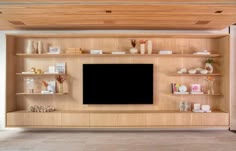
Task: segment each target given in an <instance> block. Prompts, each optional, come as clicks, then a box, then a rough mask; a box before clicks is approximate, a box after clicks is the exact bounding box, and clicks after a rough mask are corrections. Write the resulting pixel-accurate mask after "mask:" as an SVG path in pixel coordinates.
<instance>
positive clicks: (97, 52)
mask: <svg viewBox="0 0 236 151" xmlns="http://www.w3.org/2000/svg"><path fill="white" fill-rule="evenodd" d="M90 54H92V55H101V54H103V50H90Z"/></svg>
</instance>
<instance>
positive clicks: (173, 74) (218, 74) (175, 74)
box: [168, 73, 222, 76]
mask: <svg viewBox="0 0 236 151" xmlns="http://www.w3.org/2000/svg"><path fill="white" fill-rule="evenodd" d="M168 75H169V76H222V74H220V73H211V74H178V73H171V74H168Z"/></svg>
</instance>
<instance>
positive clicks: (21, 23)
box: [8, 20, 25, 25]
mask: <svg viewBox="0 0 236 151" xmlns="http://www.w3.org/2000/svg"><path fill="white" fill-rule="evenodd" d="M8 22H9V23H11V24H13V25H25V23H24V22H22V21H14V20H10V21H8Z"/></svg>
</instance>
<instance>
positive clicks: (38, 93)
mask: <svg viewBox="0 0 236 151" xmlns="http://www.w3.org/2000/svg"><path fill="white" fill-rule="evenodd" d="M67 94H68V93H53V94H42V93H16V95H67Z"/></svg>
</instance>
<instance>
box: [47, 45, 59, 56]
mask: <svg viewBox="0 0 236 151" xmlns="http://www.w3.org/2000/svg"><path fill="white" fill-rule="evenodd" d="M48 53H49V54H60V53H61V48H60V47H52V46H50V47H49V50H48Z"/></svg>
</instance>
